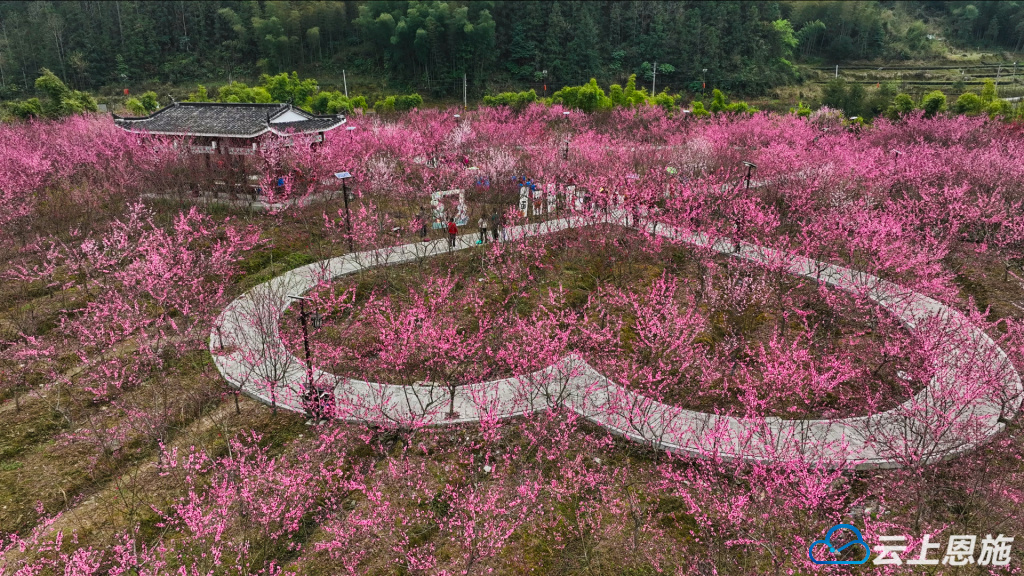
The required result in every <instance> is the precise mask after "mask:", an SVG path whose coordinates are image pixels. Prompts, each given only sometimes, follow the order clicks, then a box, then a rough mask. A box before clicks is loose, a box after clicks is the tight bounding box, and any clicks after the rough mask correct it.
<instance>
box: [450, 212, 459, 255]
mask: <svg viewBox="0 0 1024 576" xmlns="http://www.w3.org/2000/svg"><path fill="white" fill-rule="evenodd" d="M458 234H459V227H458V226H456V225H455V220H454V219H452V218H450V217H449V218H448V249H449V250H452V249H454V248H455V237H456V236H458Z"/></svg>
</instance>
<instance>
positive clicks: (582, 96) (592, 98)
mask: <svg viewBox="0 0 1024 576" xmlns="http://www.w3.org/2000/svg"><path fill="white" fill-rule="evenodd" d="M551 102H552V103H553V104H561V105H563V106H565V107H566V108H575V109H577V110H582V111H584V112H588V113H589V112H596V111H598V110H604V109H608V108H611V107H612V101H611V99H610V98H608V97H607V96H605V95H604V90H602V89H601V88H600V87H599V86H598V85H597V79H595V78H591V79H590V82H588V83H586V84H584V85H583V86H566V87H564V88H562V89H561V90H559V91H558V92H555V93H554V94H552V95H551Z"/></svg>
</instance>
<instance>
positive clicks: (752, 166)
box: [743, 160, 757, 189]
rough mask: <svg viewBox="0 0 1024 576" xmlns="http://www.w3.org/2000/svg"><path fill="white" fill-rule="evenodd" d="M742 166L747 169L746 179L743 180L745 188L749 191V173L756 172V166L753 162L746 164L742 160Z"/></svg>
mask: <svg viewBox="0 0 1024 576" xmlns="http://www.w3.org/2000/svg"><path fill="white" fill-rule="evenodd" d="M743 165H744V166H746V167H747V177H746V178H745V179H744V180H746V183H747V185H746V187H745V188H747V189H750V173H751V172H753V171H754V170H757V164H754V163H753V162H747V161H746V160H744V161H743Z"/></svg>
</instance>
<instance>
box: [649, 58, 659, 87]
mask: <svg viewBox="0 0 1024 576" xmlns="http://www.w3.org/2000/svg"><path fill="white" fill-rule="evenodd" d="M657 81H658V62H657V61H655V62H654V72H653V73H652V74H651V96H654V95H655V94H657V92H655V91H654V86H655V82H657Z"/></svg>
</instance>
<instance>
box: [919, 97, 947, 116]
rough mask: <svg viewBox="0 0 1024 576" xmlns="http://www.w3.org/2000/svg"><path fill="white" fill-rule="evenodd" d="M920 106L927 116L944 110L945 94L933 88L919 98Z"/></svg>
mask: <svg viewBox="0 0 1024 576" xmlns="http://www.w3.org/2000/svg"><path fill="white" fill-rule="evenodd" d="M921 108H922V109H924V115H925V116H926V117H928V118H932V117H934V116H935V115H936V114H938V113H940V112H943V111H945V110H946V95H945V94H943V93H942V91H941V90H933V91H931V92H929V93H927V94H925V95H924V98H921Z"/></svg>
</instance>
